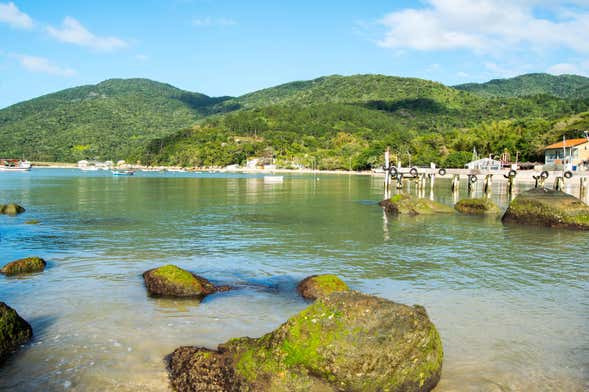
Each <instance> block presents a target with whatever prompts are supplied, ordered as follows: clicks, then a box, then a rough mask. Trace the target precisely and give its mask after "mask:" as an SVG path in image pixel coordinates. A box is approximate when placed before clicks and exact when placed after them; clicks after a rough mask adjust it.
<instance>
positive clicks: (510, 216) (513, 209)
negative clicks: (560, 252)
mask: <svg viewBox="0 0 589 392" xmlns="http://www.w3.org/2000/svg"><path fill="white" fill-rule="evenodd" d="M502 221H503V223H519V224H526V225H536V226H546V227H563V228H569V229H578V230H589V206H588V205H587V204H585V203H583V202H582V201H581V200H580V199H577V198H576V197H574V196H571V195H569V194H567V193H564V192H561V191H555V190H551V189H543V188H536V189H532V190H530V191H527V192H524V193H522V194H520V195H518V196H517V197H516V198H515V199H514V200H513V201H512V202H511V204H510V205H509V208H508V209H507V211H505V214H504V215H503V218H502Z"/></svg>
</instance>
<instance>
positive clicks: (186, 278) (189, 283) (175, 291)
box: [143, 265, 230, 299]
mask: <svg viewBox="0 0 589 392" xmlns="http://www.w3.org/2000/svg"><path fill="white" fill-rule="evenodd" d="M143 279H144V280H145V286H146V287H147V291H148V292H149V294H151V295H154V296H164V297H196V298H201V299H202V298H204V297H205V296H207V295H209V294H212V293H215V292H217V291H226V290H229V289H230V288H229V287H228V286H220V287H216V286H215V285H214V284H212V283H211V282H209V281H208V280H206V279H205V278H203V277H200V276H198V275H195V274H193V273H191V272H188V271H186V270H183V269H182V268H179V267H177V266H175V265H165V266H163V267H159V268H154V269H151V270H149V271H145V272H144V273H143Z"/></svg>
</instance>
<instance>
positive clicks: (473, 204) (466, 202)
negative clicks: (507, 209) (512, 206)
mask: <svg viewBox="0 0 589 392" xmlns="http://www.w3.org/2000/svg"><path fill="white" fill-rule="evenodd" d="M454 209H455V210H456V211H458V212H460V213H462V214H466V215H485V214H498V213H499V211H500V210H499V207H497V205H496V204H495V203H493V202H492V201H491V200H489V199H484V198H479V199H462V200H460V201H459V202H458V203H456V204H455V205H454Z"/></svg>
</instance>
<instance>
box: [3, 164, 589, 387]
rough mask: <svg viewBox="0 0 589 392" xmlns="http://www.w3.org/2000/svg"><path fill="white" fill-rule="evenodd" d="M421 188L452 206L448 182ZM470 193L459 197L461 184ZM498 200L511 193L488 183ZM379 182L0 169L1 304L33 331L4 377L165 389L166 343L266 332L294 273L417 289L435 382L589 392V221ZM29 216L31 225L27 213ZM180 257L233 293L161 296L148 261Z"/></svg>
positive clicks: (411, 295)
mask: <svg viewBox="0 0 589 392" xmlns="http://www.w3.org/2000/svg"><path fill="white" fill-rule="evenodd" d="M426 196H427V197H434V198H435V199H437V200H439V201H442V202H445V203H448V204H451V203H452V202H453V196H452V195H451V194H450V192H449V181H448V180H440V179H439V180H437V184H436V187H435V189H434V192H431V194H430V190H429V189H428V190H427V191H426ZM462 197H465V195H464V194H463V195H462ZM493 198H494V199H495V201H496V202H498V203H499V204H500V205H501V206H502V207H503V208H505V207H506V204H507V202H508V200H507V198H506V196H505V194H504V191H502V190H500V189H499V188H496V189H495V192H494V196H493ZM380 199H382V179H381V178H372V177H364V176H347V175H341V176H328V175H321V176H318V177H317V178H315V177H314V176H311V175H309V176H295V175H293V176H286V177H285V180H284V183H282V184H264V182H263V179H262V177H261V176H247V175H221V174H199V175H197V174H176V175H172V174H168V175H163V174H159V173H148V174H140V175H138V176H136V177H130V178H116V177H112V176H110V175H109V174H108V173H104V172H98V173H83V172H79V171H77V170H55V169H35V170H33V171H32V172H30V173H22V174H16V173H4V174H0V201H16V202H19V203H20V204H22V205H23V206H25V207H26V208H27V212H26V213H25V214H23V215H20V216H18V217H15V218H11V217H6V216H0V264H4V263H5V262H8V261H11V260H13V259H17V258H20V257H25V256H32V255H38V256H41V257H44V258H46V259H47V260H48V262H49V264H48V268H47V269H46V271H45V272H44V273H42V274H37V275H33V276H28V277H24V278H6V277H3V276H0V301H4V302H6V303H8V304H9V305H10V306H12V307H14V308H16V309H17V310H18V312H19V313H20V314H21V315H22V316H23V317H24V318H26V319H27V320H29V321H30V322H31V324H32V326H33V329H34V333H35V337H34V340H33V342H32V343H31V344H30V345H27V346H26V347H25V348H24V349H23V350H21V351H20V352H19V353H18V354H17V355H16V356H14V357H12V358H11V359H10V360H9V361H8V362H7V363H5V365H4V366H3V367H2V368H0V390H2V391H32V390H43V391H60V390H70V391H72V390H75V391H101V390H121V391H132V390H142V391H166V390H168V388H169V387H168V383H167V374H166V371H165V363H164V361H163V359H164V357H165V355H167V354H169V353H170V352H171V351H173V350H174V348H176V347H178V346H180V345H203V346H208V347H215V346H216V345H217V344H219V343H222V342H224V341H226V340H227V339H229V338H231V337H237V336H246V335H247V336H260V335H262V334H263V333H266V332H268V331H271V330H272V329H274V328H276V327H277V326H278V325H280V324H281V323H282V322H284V321H285V320H286V319H287V318H288V317H289V316H291V315H293V314H294V313H296V312H297V311H299V310H301V309H303V308H304V307H305V306H306V304H305V303H304V302H303V301H302V300H301V299H299V298H298V297H297V296H296V295H295V293H294V287H295V285H296V283H297V282H298V280H300V279H301V278H303V277H305V276H307V275H310V274H313V273H327V272H329V273H335V274H338V275H339V276H341V277H342V278H343V279H344V280H345V281H347V282H348V283H349V284H350V285H351V286H352V288H354V289H357V290H361V291H364V292H367V293H371V294H375V295H379V296H382V297H386V298H389V299H391V300H394V301H397V302H402V303H407V304H423V305H424V306H425V307H426V308H427V310H428V313H429V315H430V317H431V318H432V319H433V321H434V322H435V323H436V325H437V326H438V329H439V331H440V333H441V335H442V340H443V342H444V349H445V360H444V370H443V377H442V381H441V383H440V384H439V386H438V387H437V389H436V391H546V390H562V391H582V390H587V389H589V294H588V293H589V291H588V289H589V234H588V233H586V232H585V233H583V232H574V231H565V230H549V229H536V228H530V227H517V226H507V227H505V226H503V225H502V224H501V222H500V221H499V220H498V219H496V218H479V217H466V216H459V215H455V216H430V217H401V218H387V217H386V216H384V215H383V212H382V210H381V209H380V207H378V206H377V205H376V203H377V202H378V201H379V200H380ZM29 219H38V220H40V221H41V224H39V225H27V224H25V223H24V222H25V221H27V220H29ZM165 263H173V264H177V265H179V266H182V267H184V268H187V269H189V270H191V271H193V272H196V273H198V274H200V275H203V276H205V277H207V278H209V279H211V280H213V281H214V282H218V283H224V284H233V285H237V286H239V287H241V288H240V289H239V290H236V291H233V292H230V293H224V294H220V295H213V296H210V297H208V298H207V299H206V300H205V301H204V302H202V303H200V304H199V303H197V302H195V301H191V300H181V301H179V300H171V299H153V298H149V297H148V296H147V295H146V292H145V288H144V286H143V280H142V278H141V273H142V272H143V271H145V270H147V269H149V268H153V267H155V266H159V265H162V264H165Z"/></svg>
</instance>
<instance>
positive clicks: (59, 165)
mask: <svg viewBox="0 0 589 392" xmlns="http://www.w3.org/2000/svg"><path fill="white" fill-rule="evenodd" d="M32 164H33V167H38V168H48V169H76V168H77V167H78V166H77V164H75V163H67V162H32ZM127 167H128V168H131V169H133V170H139V171H140V170H143V169H153V168H157V169H161V170H186V172H190V173H203V172H205V173H242V174H269V175H271V174H274V173H277V174H338V175H360V176H377V177H378V176H380V177H384V173H378V172H373V171H371V170H361V171H354V170H352V171H349V170H313V169H271V170H270V169H259V168H256V169H251V168H231V169H226V168H184V167H180V166H142V165H128V166H127ZM424 170H427V172H429V171H430V170H431V169H424ZM508 171H509V170H508V169H503V170H497V171H484V172H483V171H476V170H470V169H446V174H445V175H444V176H441V175H439V174H436V177H437V178H452V176H453V175H455V174H458V175H459V176H460V178H461V179H465V178H466V177H467V176H468V175H471V174H475V175H476V176H477V177H478V178H479V180H482V177H484V176H485V175H486V174H493V181H496V182H503V181H507V179H506V178H505V177H504V175H505V174H507V173H508ZM436 173H437V170H436ZM539 173H540V172H539V171H537V170H519V171H518V172H517V177H516V183H534V181H535V180H534V178H533V177H534V176H537V175H539ZM558 176H562V172H561V171H552V172H549V178H548V179H547V180H546V184H552V183H553V182H554V180H555V178H556V177H558ZM582 177H585V178H589V171H582V172H577V173H574V175H573V177H572V178H570V179H567V182H568V183H569V184H571V185H574V186H578V185H579V179H580V178H582Z"/></svg>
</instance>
